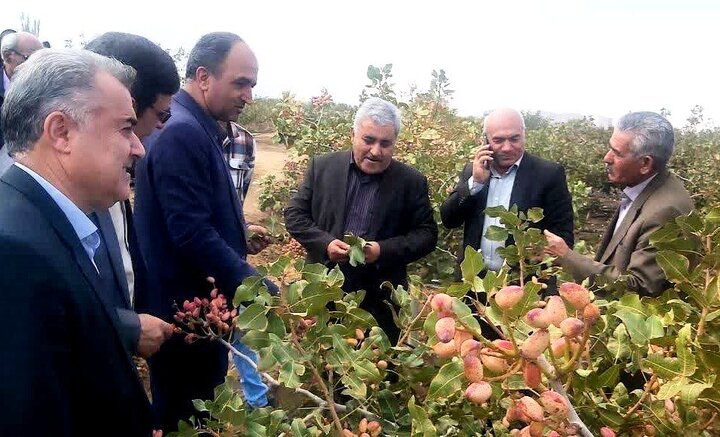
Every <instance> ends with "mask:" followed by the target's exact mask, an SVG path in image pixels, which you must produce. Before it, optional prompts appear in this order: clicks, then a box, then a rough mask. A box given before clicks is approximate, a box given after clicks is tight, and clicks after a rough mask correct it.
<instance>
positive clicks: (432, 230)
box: [285, 98, 437, 341]
mask: <svg viewBox="0 0 720 437" xmlns="http://www.w3.org/2000/svg"><path fill="white" fill-rule="evenodd" d="M399 132H400V111H399V110H398V109H397V108H396V107H395V106H394V105H393V104H392V103H390V102H386V101H384V100H382V99H378V98H370V99H368V100H366V101H365V102H364V103H363V104H362V106H360V108H359V109H358V111H357V114H356V115H355V121H354V126H353V131H352V151H345V152H336V153H330V154H327V155H322V156H318V157H315V158H314V159H313V160H312V161H311V162H310V166H309V168H308V171H307V173H306V175H305V180H304V181H303V182H302V185H301V186H300V189H299V190H298V193H297V194H296V195H295V197H293V199H292V200H291V201H290V205H289V206H288V207H287V209H286V210H285V224H286V226H287V229H288V232H290V234H291V235H292V236H293V238H295V239H296V240H297V241H299V242H300V244H302V245H303V247H305V249H306V250H307V252H308V261H309V262H315V263H318V262H319V263H324V264H326V265H327V266H329V267H330V266H334V265H340V268H341V270H342V271H343V273H344V274H345V283H344V284H343V289H344V290H345V291H346V292H349V291H356V290H360V289H364V290H365V291H366V292H367V296H366V297H365V300H364V301H363V302H362V305H361V308H364V309H366V310H367V311H369V312H370V313H371V314H372V315H373V316H374V317H375V319H376V320H377V322H378V324H379V326H380V327H381V328H382V329H383V330H384V331H385V332H386V333H387V334H388V336H389V337H390V339H391V340H393V341H396V340H397V338H398V335H399V330H398V328H397V326H395V323H394V321H393V318H392V312H391V311H390V309H389V308H388V306H387V304H386V303H384V302H383V301H385V300H389V291H388V290H387V289H381V288H380V284H382V283H383V282H384V281H389V282H391V283H392V284H393V285H401V284H402V285H407V265H408V264H409V263H411V262H413V261H416V260H418V259H420V258H422V257H423V256H425V255H427V254H428V253H430V252H432V250H433V249H434V248H435V244H436V242H437V225H436V224H435V220H434V218H433V213H432V208H431V206H430V200H429V197H428V186H427V179H426V178H425V177H424V176H423V175H421V174H420V173H419V172H418V171H417V170H415V169H413V168H411V167H409V166H407V165H405V164H402V163H400V162H398V161H396V160H394V159H393V158H392V156H393V152H394V150H395V143H396V141H397V136H398V133H399ZM348 233H352V234H354V235H357V236H359V237H362V238H363V239H365V240H367V241H368V243H367V245H366V246H365V248H364V252H365V261H366V264H365V265H364V266H362V265H361V266H358V267H352V266H350V265H349V264H348V259H349V258H348V257H349V253H348V252H349V248H350V247H349V245H348V244H347V243H345V242H343V241H342V240H343V236H344V235H345V234H348Z"/></svg>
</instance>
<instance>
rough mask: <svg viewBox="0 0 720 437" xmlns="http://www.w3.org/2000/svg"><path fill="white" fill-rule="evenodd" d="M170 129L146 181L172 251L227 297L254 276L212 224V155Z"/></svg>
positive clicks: (183, 129)
mask: <svg viewBox="0 0 720 437" xmlns="http://www.w3.org/2000/svg"><path fill="white" fill-rule="evenodd" d="M172 128H173V129H172V130H166V131H164V132H163V133H162V134H161V135H160V137H158V140H157V142H156V143H155V145H154V146H153V152H155V153H152V154H151V156H150V159H151V160H152V161H151V163H150V164H152V175H151V177H152V183H153V185H154V186H155V189H156V194H157V199H158V202H159V203H160V209H161V211H162V214H163V218H164V220H165V227H166V230H167V232H168V235H169V237H170V240H171V241H172V242H173V245H174V246H175V248H176V250H178V251H179V252H180V253H181V254H182V255H183V256H184V257H186V258H187V259H190V260H192V261H193V263H194V264H195V265H197V266H199V267H200V268H201V269H202V271H203V272H204V273H205V274H207V275H208V276H213V277H214V278H215V280H216V281H217V284H218V286H219V287H220V289H221V290H223V291H224V293H225V294H226V295H228V296H229V299H232V296H233V295H234V294H235V289H236V288H237V286H238V285H240V283H242V281H243V279H245V278H246V277H248V276H252V275H257V274H258V273H257V271H256V270H255V269H254V268H253V267H252V266H251V265H250V264H248V263H247V261H246V260H244V259H243V258H242V257H241V256H240V255H238V254H237V252H235V250H234V249H233V248H232V247H230V246H229V245H228V244H227V242H226V241H225V240H224V239H223V238H222V237H221V236H220V234H219V232H218V231H217V229H216V228H215V226H214V225H213V222H212V217H213V207H212V204H211V199H212V197H213V194H214V193H213V186H212V182H211V180H210V176H209V174H210V172H211V171H212V168H213V166H212V159H213V158H212V157H211V156H209V153H212V151H208V150H207V149H208V148H204V147H198V144H201V143H204V142H207V141H208V140H207V138H205V136H204V134H202V133H199V132H198V131H197V128H196V127H194V126H192V125H189V124H175V125H173V126H172ZM208 152H209V153H208ZM232 206H233V207H234V206H235V205H232Z"/></svg>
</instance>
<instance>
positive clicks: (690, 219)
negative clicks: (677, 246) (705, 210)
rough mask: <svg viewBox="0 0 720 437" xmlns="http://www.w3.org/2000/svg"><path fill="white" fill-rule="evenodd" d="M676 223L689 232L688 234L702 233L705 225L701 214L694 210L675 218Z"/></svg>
mask: <svg viewBox="0 0 720 437" xmlns="http://www.w3.org/2000/svg"><path fill="white" fill-rule="evenodd" d="M675 223H677V224H678V226H679V227H680V229H682V230H683V231H685V232H687V233H688V234H695V235H699V234H700V233H702V231H703V228H704V225H703V222H702V218H701V217H700V215H699V214H698V213H697V212H695V211H693V212H691V213H690V214H688V215H681V216H679V217H677V218H676V219H675Z"/></svg>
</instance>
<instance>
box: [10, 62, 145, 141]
mask: <svg viewBox="0 0 720 437" xmlns="http://www.w3.org/2000/svg"><path fill="white" fill-rule="evenodd" d="M100 72H106V73H108V74H110V75H111V76H113V77H115V78H116V79H117V80H118V81H120V82H121V83H122V84H123V85H124V86H125V87H127V88H128V89H129V88H130V86H131V85H132V82H133V80H134V79H135V70H133V69H132V67H128V66H127V65H124V64H122V63H121V62H119V61H117V60H115V59H111V58H106V57H104V56H100V55H98V54H95V53H93V52H90V51H87V50H69V49H60V50H58V49H42V50H38V51H37V52H35V53H34V54H33V55H32V56H31V57H30V59H28V60H27V62H24V63H23V64H22V65H21V66H20V67H19V68H18V69H17V72H16V73H15V74H14V75H13V81H12V82H11V84H10V88H9V89H8V90H7V92H6V93H5V101H4V103H3V106H2V114H0V129H2V132H3V135H4V136H5V144H6V146H7V149H8V152H9V153H10V155H16V154H18V153H23V152H27V151H28V150H31V149H32V147H33V145H34V144H35V143H36V142H37V141H38V140H39V139H40V137H41V136H42V133H43V125H44V123H45V119H46V118H47V116H48V115H50V114H51V113H52V112H55V111H60V112H62V113H64V114H66V115H67V116H68V117H70V118H71V119H72V120H74V121H75V122H77V123H79V124H81V125H83V124H85V123H86V122H87V121H88V119H89V117H90V115H91V113H92V112H93V111H94V110H95V109H96V108H97V105H98V104H100V103H101V102H97V101H93V100H92V99H91V92H92V91H93V89H94V87H95V76H96V75H97V74H98V73H100Z"/></svg>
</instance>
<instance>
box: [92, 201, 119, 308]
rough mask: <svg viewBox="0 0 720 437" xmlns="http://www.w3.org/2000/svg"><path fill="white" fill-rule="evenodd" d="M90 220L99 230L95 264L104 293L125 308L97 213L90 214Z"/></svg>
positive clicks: (113, 302)
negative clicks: (98, 244)
mask: <svg viewBox="0 0 720 437" xmlns="http://www.w3.org/2000/svg"><path fill="white" fill-rule="evenodd" d="M89 217H90V220H92V222H93V223H95V226H97V228H98V230H97V233H98V236H99V237H100V246H99V247H98V248H97V250H95V256H94V258H93V260H94V261H95V266H96V267H97V269H98V273H99V276H100V283H101V284H102V288H103V293H104V295H105V297H106V298H107V299H108V301H109V302H111V303H112V304H113V306H115V307H120V308H124V307H125V302H124V300H123V298H122V291H121V290H120V286H119V285H118V282H117V279H115V271H114V269H113V268H112V264H111V263H110V256H109V255H108V250H107V245H106V244H105V237H104V236H103V233H102V231H101V230H100V224H99V220H98V217H97V215H95V213H92V214H90V216H89Z"/></svg>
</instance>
